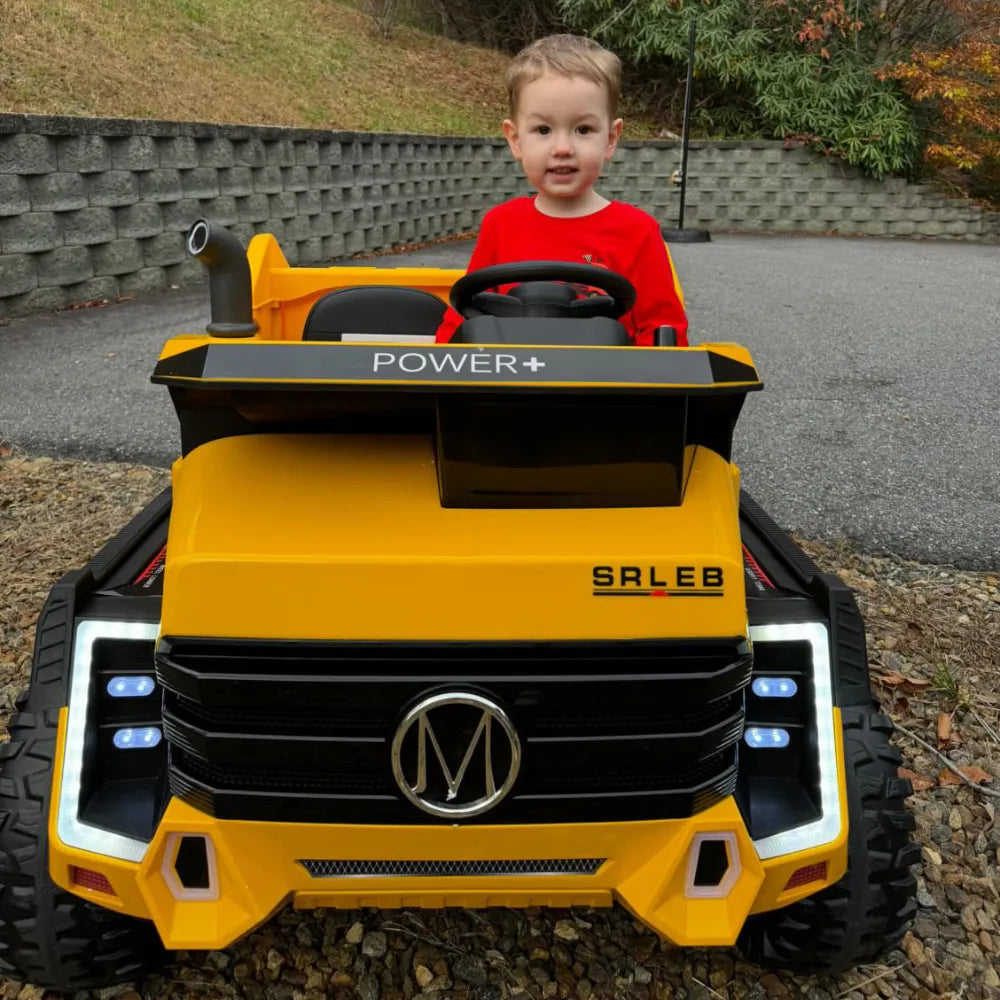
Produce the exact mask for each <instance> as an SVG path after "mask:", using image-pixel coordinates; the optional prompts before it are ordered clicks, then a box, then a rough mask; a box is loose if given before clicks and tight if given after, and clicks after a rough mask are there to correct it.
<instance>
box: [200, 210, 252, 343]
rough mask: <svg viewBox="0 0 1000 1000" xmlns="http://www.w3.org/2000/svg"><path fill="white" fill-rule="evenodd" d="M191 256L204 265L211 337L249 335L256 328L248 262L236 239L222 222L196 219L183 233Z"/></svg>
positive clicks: (208, 327) (250, 335)
mask: <svg viewBox="0 0 1000 1000" xmlns="http://www.w3.org/2000/svg"><path fill="white" fill-rule="evenodd" d="M187 249H188V253H189V254H191V256H192V257H197V258H198V260H200V261H201V262H202V264H204V265H205V267H207V268H208V291H209V296H210V298H211V300H212V321H211V322H210V323H209V324H208V326H207V327H205V329H206V331H207V332H208V333H210V334H212V335H213V336H214V337H252V336H253V335H254V334H255V333H256V332H257V324H256V323H255V322H254V320H253V305H252V300H251V297H250V265H249V263H248V262H247V255H246V253H245V252H244V250H243V247H242V246H241V245H240V241H239V240H238V239H237V238H236V237H235V236H234V235H233V234H232V233H231V232H230V231H229V230H228V229H226V227H225V226H221V225H219V223H217V222H209V220H208V219H198V221H197V222H195V223H194V225H193V226H192V227H191V228H190V230H189V231H188V235H187Z"/></svg>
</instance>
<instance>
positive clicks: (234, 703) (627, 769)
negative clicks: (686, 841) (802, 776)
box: [156, 638, 751, 824]
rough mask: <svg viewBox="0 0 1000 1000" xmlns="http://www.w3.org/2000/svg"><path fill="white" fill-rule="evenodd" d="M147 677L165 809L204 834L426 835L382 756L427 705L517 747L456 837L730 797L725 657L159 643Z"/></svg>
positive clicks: (666, 651) (690, 808)
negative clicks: (439, 699) (308, 828)
mask: <svg viewBox="0 0 1000 1000" xmlns="http://www.w3.org/2000/svg"><path fill="white" fill-rule="evenodd" d="M156 662H157V677H158V680H159V682H160V684H161V685H162V687H163V689H164V720H165V735H166V739H167V742H168V743H169V744H170V747H171V773H170V778H171V790H172V791H173V793H174V794H175V795H178V796H180V797H182V798H184V799H185V800H186V801H189V802H192V803H193V802H194V801H195V800H197V802H198V803H199V808H203V809H205V810H206V811H208V812H211V813H213V814H214V815H216V816H219V817H220V818H232V819H251V820H252V819H284V820H287V821H289V822H295V821H309V822H345V823H410V824H414V823H419V824H424V823H435V822H442V820H441V819H439V818H436V817H433V816H430V815H428V814H426V813H423V812H422V811H420V810H418V809H417V808H416V807H415V806H413V805H412V804H411V803H409V802H408V801H406V799H405V798H404V796H403V795H402V793H401V791H400V789H399V788H398V787H397V785H396V783H395V779H394V778H393V775H392V770H391V761H390V751H389V748H390V745H391V743H392V739H393V736H394V734H395V731H396V727H397V725H398V723H399V719H400V718H401V716H402V715H403V713H404V712H405V711H406V709H407V708H408V707H410V705H412V704H413V702H414V701H415V700H416V699H417V698H418V697H423V696H424V695H426V694H427V693H428V692H429V691H435V690H470V689H471V690H472V691H478V692H479V693H481V694H484V695H486V696H487V697H489V698H491V699H495V700H496V701H497V702H498V704H500V705H502V706H504V709H505V711H507V712H508V714H509V715H510V717H511V720H512V722H513V724H514V727H515V729H516V730H517V732H518V735H519V738H520V740H521V744H522V756H523V760H522V766H521V769H520V773H519V775H518V778H517V781H516V782H515V784H514V787H513V789H512V790H511V792H510V794H509V795H508V796H507V797H506V798H505V799H504V800H503V801H502V802H500V803H499V804H498V805H497V806H496V807H494V808H493V809H492V810H490V811H488V812H487V813H485V814H484V815H483V816H482V817H481V818H476V819H472V820H469V819H466V820H464V821H463V822H470V821H471V822H486V823H500V824H503V823H523V822H553V821H559V822H584V821H594V820H603V819H621V820H639V819H655V818H668V817H677V816H686V815H691V814H692V813H693V812H695V811H697V810H699V809H703V808H707V807H708V806H710V805H711V804H713V803H714V802H717V801H719V800H720V799H721V798H724V797H725V796H727V795H729V794H732V791H733V787H734V782H735V762H736V746H737V743H738V741H739V739H740V734H741V733H742V730H743V724H744V707H743V699H744V695H743V692H744V688H745V687H746V685H747V684H748V683H749V679H750V670H751V656H750V653H749V648H748V646H747V644H746V643H745V642H743V641H742V640H732V641H731V642H730V643H720V642H710V641H706V642H698V641H692V642H676V641H669V640H663V641H653V640H636V641H622V642H603V643H601V642H598V643H583V642H580V643H576V642H558V643H557V642H552V643H544V642H541V643H535V642H524V643H521V642H511V643H449V644H439V643H399V644H385V643H368V644H365V643H356V642H345V643H336V642H312V643H310V642H286V643H277V642H272V641H268V642H265V641H255V640H231V641H224V640H189V639H169V638H168V639H164V640H162V641H161V643H160V647H159V649H158V650H157V656H156ZM457 732H458V731H456V738H457ZM453 750H454V748H453ZM461 753H462V751H461V749H459V751H458V756H457V758H456V759H460V758H461ZM602 803H604V804H602Z"/></svg>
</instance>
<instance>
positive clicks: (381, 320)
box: [302, 285, 447, 340]
mask: <svg viewBox="0 0 1000 1000" xmlns="http://www.w3.org/2000/svg"><path fill="white" fill-rule="evenodd" d="M446 308H447V307H446V305H445V303H444V302H442V301H441V300H440V299H439V298H438V297H437V296H436V295H431V293H430V292H424V291H421V290H420V289H418V288H400V287H399V286H397V285H365V286H357V287H354V288H338V289H337V290H336V291H333V292H328V293H327V294H326V295H324V296H323V297H322V298H321V299H318V300H317V301H316V302H315V303H314V304H313V307H312V309H310V310H309V315H308V316H307V317H306V322H305V325H304V326H303V328H302V339H303V340H340V339H341V338H342V337H343V336H344V334H352V333H361V334H387V335H393V334H423V335H431V336H433V335H434V334H435V333H436V332H437V328H438V327H439V326H440V325H441V321H442V320H443V319H444V314H445V309H446Z"/></svg>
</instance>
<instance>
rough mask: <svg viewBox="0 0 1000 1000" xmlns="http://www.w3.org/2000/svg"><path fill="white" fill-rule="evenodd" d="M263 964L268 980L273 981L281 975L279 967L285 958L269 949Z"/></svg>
mask: <svg viewBox="0 0 1000 1000" xmlns="http://www.w3.org/2000/svg"><path fill="white" fill-rule="evenodd" d="M264 964H265V968H266V969H267V977H268V979H270V980H272V981H274V980H276V979H277V978H278V976H280V975H281V967H282V966H283V965H284V964H285V956H284V955H282V954H281V952H280V951H275V949H274V948H269V949H268V952H267V958H266V959H265V961H264Z"/></svg>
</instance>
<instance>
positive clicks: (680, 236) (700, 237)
mask: <svg viewBox="0 0 1000 1000" xmlns="http://www.w3.org/2000/svg"><path fill="white" fill-rule="evenodd" d="M694 36H695V22H694V19H693V18H692V19H691V25H690V31H689V33H688V67H687V86H686V88H685V90H684V128H683V134H682V135H681V183H680V188H681V192H680V195H681V204H680V210H679V211H678V219H677V228H676V229H663V228H661V230H660V231H661V233H662V234H663V238H664V239H665V240H666V241H667V242H668V243H671V242H673V243H706V242H708V241H709V240H711V238H712V237H711V235H710V234H709V232H708V230H707V229H685V228H684V202H685V199H686V196H687V179H688V138H689V136H690V134H691V101H692V99H693V97H694Z"/></svg>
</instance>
